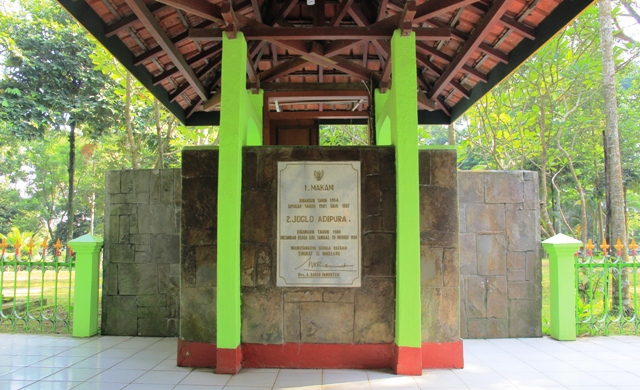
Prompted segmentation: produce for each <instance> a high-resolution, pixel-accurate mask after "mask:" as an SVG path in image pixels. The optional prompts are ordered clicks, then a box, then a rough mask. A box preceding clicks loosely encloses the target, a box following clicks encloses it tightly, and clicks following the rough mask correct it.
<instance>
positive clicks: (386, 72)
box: [380, 57, 391, 93]
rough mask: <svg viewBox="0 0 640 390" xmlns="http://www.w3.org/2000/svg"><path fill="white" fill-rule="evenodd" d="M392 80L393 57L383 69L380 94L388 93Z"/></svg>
mask: <svg viewBox="0 0 640 390" xmlns="http://www.w3.org/2000/svg"><path fill="white" fill-rule="evenodd" d="M390 79H391V57H389V60H387V63H386V64H385V65H384V68H383V69H382V74H381V75H380V92H382V93H386V92H387V89H389V88H390V85H389V80H390Z"/></svg>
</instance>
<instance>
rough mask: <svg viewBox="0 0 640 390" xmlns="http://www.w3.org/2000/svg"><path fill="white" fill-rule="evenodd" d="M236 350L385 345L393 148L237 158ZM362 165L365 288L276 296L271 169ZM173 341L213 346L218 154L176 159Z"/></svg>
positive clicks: (274, 151) (390, 299)
mask: <svg viewBox="0 0 640 390" xmlns="http://www.w3.org/2000/svg"><path fill="white" fill-rule="evenodd" d="M243 159H244V166H243V184H242V191H243V193H242V237H241V241H242V249H241V253H242V342H243V343H260V344H282V343H288V342H295V343H300V342H302V343H347V344H352V343H391V342H392V341H393V339H394V320H395V315H394V313H395V281H394V280H395V229H396V228H395V222H396V219H395V218H396V217H395V173H394V167H395V155H394V150H393V148H380V147H369V148H319V147H309V148H293V147H288V148H287V147H259V148H245V149H244V156H243ZM339 160H351V161H361V162H362V168H361V169H362V174H361V188H362V194H363V195H362V210H361V218H362V221H361V226H362V240H363V244H362V249H363V253H362V256H363V257H362V276H363V278H362V287H360V288H355V289H353V288H278V287H276V278H275V275H276V261H275V260H276V259H275V255H276V233H277V231H276V226H277V222H276V218H277V214H276V199H277V162H278V161H339ZM182 161H183V188H184V200H183V207H184V209H183V219H182V229H183V237H182V253H183V259H182V298H181V305H182V306H181V308H182V309H181V331H180V337H181V338H182V339H184V340H186V341H196V342H208V343H215V338H216V337H215V335H216V333H215V332H216V329H215V323H216V320H215V318H216V313H215V296H216V289H215V283H216V281H215V272H216V271H215V269H216V217H217V215H216V207H217V206H216V205H217V169H218V151H217V150H215V149H214V150H212V149H199V150H185V151H184V152H183V158H182Z"/></svg>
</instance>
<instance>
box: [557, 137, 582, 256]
mask: <svg viewBox="0 0 640 390" xmlns="http://www.w3.org/2000/svg"><path fill="white" fill-rule="evenodd" d="M578 135H579V134H577V133H576V136H574V138H573V142H572V143H571V151H572V152H573V146H574V145H575V142H576V138H577V136H578ZM561 138H562V127H561V128H560V129H559V130H558V137H557V138H556V141H557V145H558V149H559V150H560V151H561V152H562V153H563V154H564V155H565V157H566V158H567V162H568V165H569V170H570V171H571V177H572V178H573V182H574V183H575V184H576V188H577V189H578V195H579V196H580V209H581V213H580V215H581V221H580V224H581V225H582V227H581V228H580V241H582V245H583V246H584V245H587V241H588V240H589V225H588V224H589V220H588V218H587V199H586V197H585V194H584V188H583V187H582V184H580V179H578V174H577V173H576V170H575V167H574V166H573V158H572V157H571V154H569V152H568V151H567V150H566V149H565V148H563V147H562V144H561V143H560V140H561ZM582 256H583V257H584V256H586V251H585V250H583V251H582Z"/></svg>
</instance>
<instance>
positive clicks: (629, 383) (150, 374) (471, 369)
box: [0, 334, 640, 390]
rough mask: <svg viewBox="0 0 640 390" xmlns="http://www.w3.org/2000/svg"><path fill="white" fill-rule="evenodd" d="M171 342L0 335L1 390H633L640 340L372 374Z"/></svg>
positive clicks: (494, 354)
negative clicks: (206, 365)
mask: <svg viewBox="0 0 640 390" xmlns="http://www.w3.org/2000/svg"><path fill="white" fill-rule="evenodd" d="M176 343H177V340H176V339H175V338H165V339H163V338H135V337H134V338H131V337H110V336H105V337H94V338H90V339H73V338H71V337H58V336H44V335H43V336H39V335H9V334H2V335H0V389H22V388H26V389H72V388H73V389H80V390H82V389H95V390H98V389H101V390H111V389H134V390H145V389H153V390H164V389H167V390H169V389H175V390H206V389H216V390H220V389H236V390H240V389H249V390H262V389H290V390H291V389H299V390H325V389H326V390H329V389H346V390H348V389H376V390H378V389H449V390H455V389H496V388H500V389H523V390H528V389H549V390H554V389H592V390H596V389H597V390H600V389H627V390H632V389H637V390H640V337H635V336H624V337H615V336H613V337H599V338H583V339H579V340H578V341H575V342H558V341H554V340H551V339H548V338H541V339H498V340H465V341H464V354H465V368H464V369H462V370H424V372H423V375H422V376H417V377H410V376H396V375H393V374H391V373H390V372H384V371H369V370H284V369H283V370H278V369H245V370H242V372H241V373H240V374H238V375H234V376H231V375H216V374H214V373H213V372H212V370H201V369H196V370H194V369H190V368H181V367H176V365H175V362H176V352H175V351H176Z"/></svg>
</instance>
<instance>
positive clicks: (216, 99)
mask: <svg viewBox="0 0 640 390" xmlns="http://www.w3.org/2000/svg"><path fill="white" fill-rule="evenodd" d="M221 101H222V93H221V92H218V93H216V94H213V95H211V99H209V100H207V101H206V102H204V104H203V105H202V110H204V111H211V110H213V108H214V107H216V106H219V105H220V102H221Z"/></svg>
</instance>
